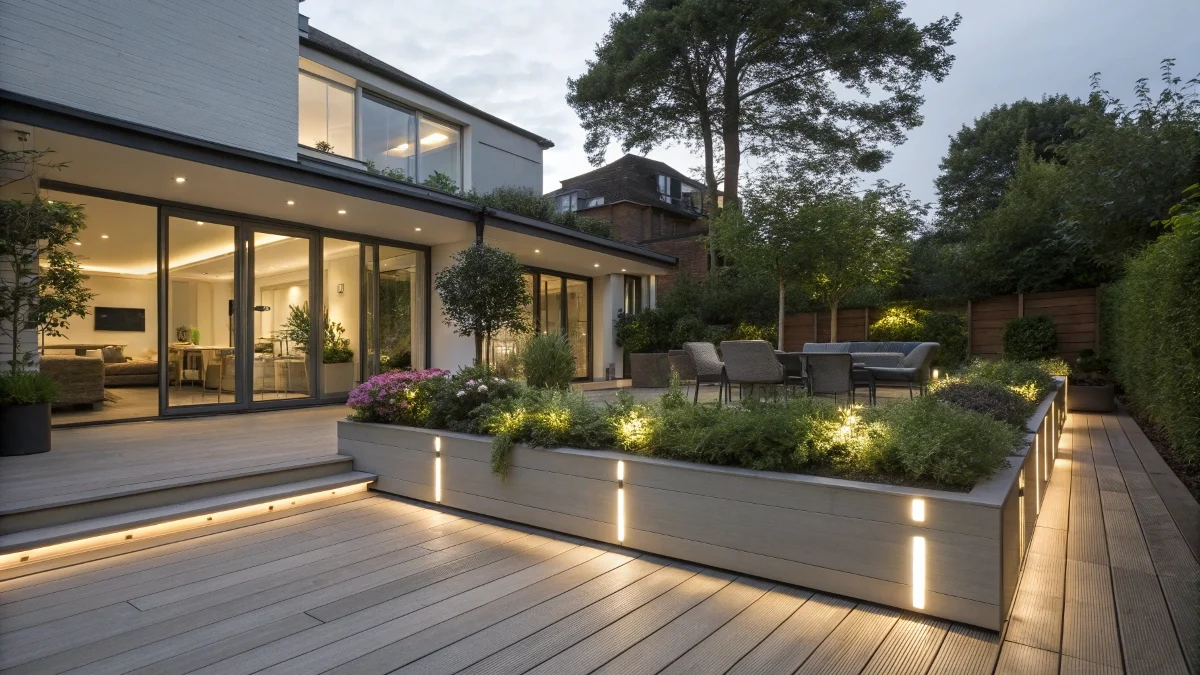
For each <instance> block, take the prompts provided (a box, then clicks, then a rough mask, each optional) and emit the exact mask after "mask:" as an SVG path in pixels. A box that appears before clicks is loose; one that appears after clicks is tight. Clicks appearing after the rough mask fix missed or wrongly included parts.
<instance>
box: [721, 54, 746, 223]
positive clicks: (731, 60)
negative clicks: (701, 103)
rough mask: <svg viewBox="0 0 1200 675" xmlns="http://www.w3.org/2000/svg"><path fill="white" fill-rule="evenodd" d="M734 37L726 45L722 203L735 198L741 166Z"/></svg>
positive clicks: (739, 114)
mask: <svg viewBox="0 0 1200 675" xmlns="http://www.w3.org/2000/svg"><path fill="white" fill-rule="evenodd" d="M738 80H739V74H738V71H737V36H736V35H732V36H730V38H729V41H728V42H727V43H726V45H725V82H724V85H725V87H724V95H723V100H722V104H723V107H724V114H723V115H722V119H721V145H722V146H723V147H724V150H725V203H726V204H730V203H732V202H735V201H737V198H738V172H740V171H741V167H742V143H741V136H740V135H739V132H740V130H741V117H742V101H741V97H740V94H741V91H740V90H739V88H738Z"/></svg>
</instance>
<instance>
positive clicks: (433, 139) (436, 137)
mask: <svg viewBox="0 0 1200 675" xmlns="http://www.w3.org/2000/svg"><path fill="white" fill-rule="evenodd" d="M449 138H450V137H449V136H447V135H446V134H443V133H439V132H437V131H435V132H433V133H432V134H429V135H428V136H425V137H424V138H422V139H421V142H422V143H441V142H442V141H445V140H449ZM405 145H407V144H405Z"/></svg>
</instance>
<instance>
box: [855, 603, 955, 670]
mask: <svg viewBox="0 0 1200 675" xmlns="http://www.w3.org/2000/svg"><path fill="white" fill-rule="evenodd" d="M949 628H950V623H949V622H947V621H942V620H941V619H935V618H933V617H929V616H921V615H920V614H911V613H906V614H904V615H901V617H900V619H899V620H897V621H896V624H895V625H894V626H892V630H891V632H889V633H888V636H887V637H886V638H884V640H883V644H881V645H879V649H877V650H875V655H874V656H872V657H871V660H870V661H869V662H867V666H866V668H864V669H863V671H862V675H925V673H926V672H928V671H929V667H930V665H932V664H933V658H934V657H935V656H936V655H937V652H938V649H939V648H940V647H941V646H942V642H943V641H944V640H945V639H946V633H947V631H948V630H949Z"/></svg>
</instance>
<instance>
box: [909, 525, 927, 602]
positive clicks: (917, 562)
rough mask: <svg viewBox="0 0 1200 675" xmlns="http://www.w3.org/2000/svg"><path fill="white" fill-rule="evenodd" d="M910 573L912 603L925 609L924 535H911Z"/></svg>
mask: <svg viewBox="0 0 1200 675" xmlns="http://www.w3.org/2000/svg"><path fill="white" fill-rule="evenodd" d="M912 575H913V578H912V591H913V597H912V605H913V607H915V608H917V609H925V537H913V540H912Z"/></svg>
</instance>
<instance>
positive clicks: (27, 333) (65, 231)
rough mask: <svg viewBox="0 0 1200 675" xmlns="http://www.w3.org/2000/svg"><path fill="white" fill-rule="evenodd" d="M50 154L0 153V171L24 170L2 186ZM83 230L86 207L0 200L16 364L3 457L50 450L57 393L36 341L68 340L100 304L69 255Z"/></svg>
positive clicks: (0, 286)
mask: <svg viewBox="0 0 1200 675" xmlns="http://www.w3.org/2000/svg"><path fill="white" fill-rule="evenodd" d="M47 152H48V151H40V150H22V151H17V152H7V151H0V165H2V166H14V167H20V168H19V169H18V170H17V171H15V172H14V173H12V174H10V175H13V176H14V178H12V179H10V180H8V181H6V182H2V183H0V186H3V185H8V184H11V183H15V182H18V181H26V180H28V181H31V182H32V180H33V178H34V174H35V171H36V170H37V169H38V168H39V167H43V168H58V167H61V166H62V165H61V164H58V165H54V164H43V163H42V161H41V160H42V159H43V158H44V157H45V156H46V154H47ZM84 227H86V224H85V219H84V214H83V207H81V206H79V205H78V204H70V203H66V202H61V201H53V202H52V201H50V200H45V199H42V198H41V195H39V194H38V191H37V189H36V185H32V184H31V186H30V190H29V197H28V198H27V199H5V200H0V269H2V270H4V272H3V273H2V274H0V339H3V340H4V342H5V351H6V352H9V353H10V354H11V355H12V356H11V357H10V359H9V361H8V362H7V363H6V364H5V365H6V366H7V368H4V370H5V371H6V375H5V376H4V381H3V385H2V386H3V392H4V393H3V395H2V396H0V442H2V445H0V454H5V455H26V454H32V453H36V452H46V451H47V450H49V449H50V404H51V403H53V402H54V399H55V395H56V388H55V387H54V386H53V382H49V383H47V381H48V380H49V378H48V377H46V376H44V375H40V374H37V373H36V370H37V336H38V334H39V333H40V334H42V335H48V336H53V337H65V335H64V333H63V331H64V330H65V329H66V328H68V327H69V325H70V323H69V322H70V319H71V318H72V317H76V316H79V317H82V316H86V315H87V308H88V304H89V303H90V302H91V300H92V298H93V297H95V296H94V294H93V293H91V292H90V291H89V290H88V289H87V286H86V284H85V282H86V280H87V277H86V276H85V275H84V274H83V272H82V271H81V270H80V268H79V261H78V260H76V258H75V255H74V254H73V253H71V251H70V248H71V244H72V243H74V242H75V241H76V240H78V238H79V233H80V232H81V231H82V230H83V229H84Z"/></svg>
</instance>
